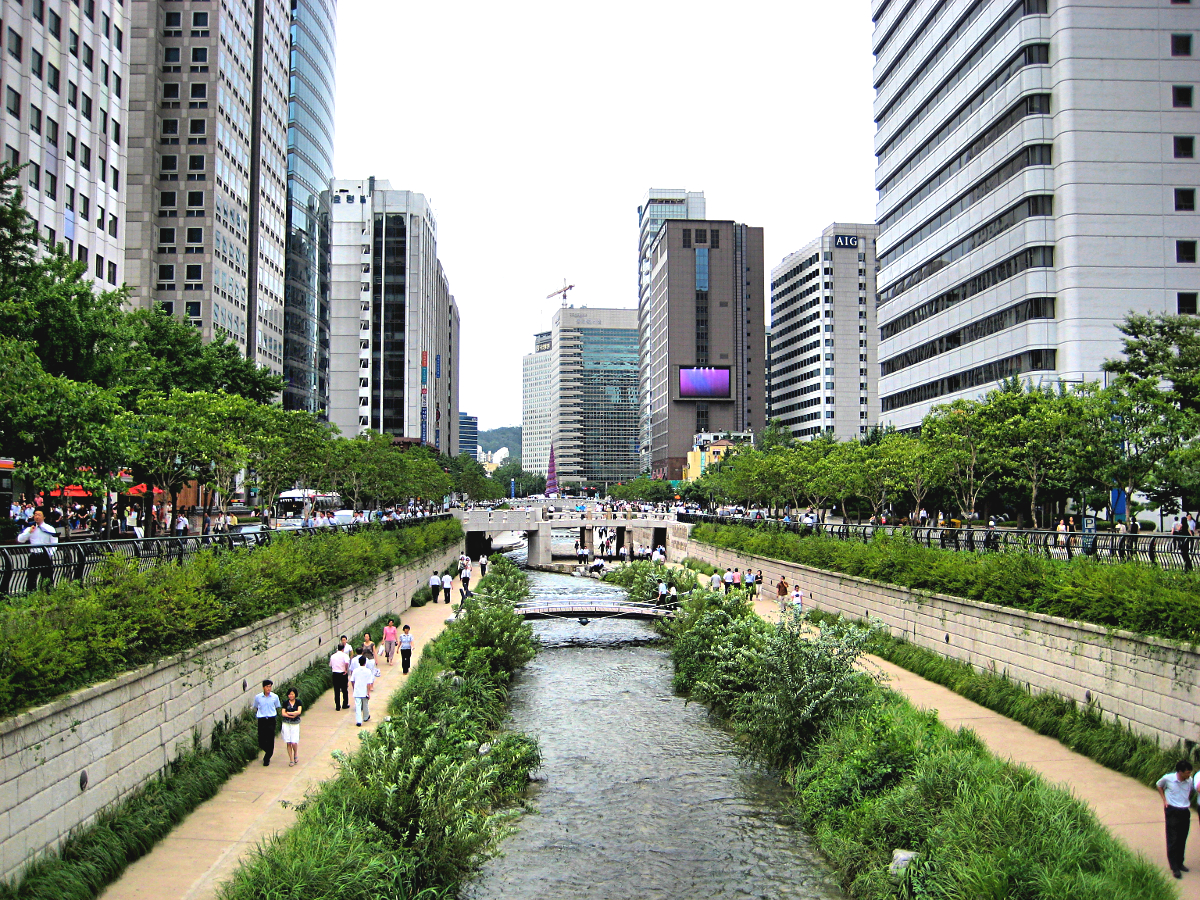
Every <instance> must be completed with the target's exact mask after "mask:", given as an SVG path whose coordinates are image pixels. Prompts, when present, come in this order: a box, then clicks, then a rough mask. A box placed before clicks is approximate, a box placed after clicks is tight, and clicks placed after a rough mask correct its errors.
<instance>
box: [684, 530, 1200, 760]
mask: <svg viewBox="0 0 1200 900" xmlns="http://www.w3.org/2000/svg"><path fill="white" fill-rule="evenodd" d="M689 532H690V526H687V525H682V524H675V525H672V526H671V535H670V542H669V543H670V546H669V547H668V558H669V559H670V560H671V561H672V562H682V561H683V559H684V558H685V557H688V556H691V557H694V558H695V559H700V560H704V561H705V562H707V563H710V564H712V565H717V566H723V567H724V566H736V567H738V568H740V569H742V570H745V568H746V567H747V566H750V567H752V568H754V569H755V570H756V571H757V570H758V569H762V572H763V576H764V579H765V581H766V590H767V592H768V593H769V594H770V595H774V592H775V585H776V584H777V583H778V581H779V578H780V577H781V576H786V577H787V580H788V584H789V585H795V584H796V583H797V582H799V584H800V586H801V587H802V588H804V590H805V593H806V594H808V595H809V596H810V597H812V599H813V602H814V605H815V606H816V607H817V608H818V609H821V610H824V611H826V612H836V613H840V614H841V615H844V616H847V617H850V618H855V619H878V620H879V621H881V622H882V623H883V624H884V625H886V626H887V627H888V629H889V630H890V631H891V633H892V634H893V635H895V636H896V637H900V638H903V639H905V640H907V641H910V642H912V643H913V644H916V645H917V646H920V647H924V648H925V649H927V650H933V651H935V652H937V653H941V654H943V655H944V656H948V657H951V658H953V659H957V660H961V661H963V662H969V663H971V664H972V665H974V666H976V667H978V668H980V669H985V670H987V669H991V670H994V671H996V672H997V673H999V674H1003V673H1007V674H1008V675H1009V677H1011V678H1012V679H1014V680H1015V681H1019V682H1021V683H1022V684H1025V685H1027V686H1028V687H1029V688H1031V689H1032V690H1034V691H1052V692H1054V693H1055V694H1058V695H1059V696H1062V697H1067V698H1070V699H1073V700H1076V701H1078V702H1079V703H1087V702H1088V701H1089V700H1092V701H1095V702H1096V703H1098V704H1099V705H1100V707H1101V708H1102V709H1103V711H1104V713H1105V715H1106V716H1109V717H1111V716H1116V717H1117V718H1118V719H1119V720H1120V721H1121V722H1124V723H1126V724H1128V725H1129V726H1130V727H1131V728H1132V729H1133V730H1134V731H1136V732H1139V733H1141V734H1144V735H1148V736H1150V737H1153V738H1158V739H1160V740H1161V741H1162V742H1163V744H1164V745H1169V744H1173V743H1175V742H1176V741H1185V742H1186V741H1200V651H1198V650H1197V649H1195V648H1190V647H1187V646H1182V645H1176V644H1172V643H1171V642H1169V641H1165V640H1161V639H1159V638H1155V637H1147V636H1145V635H1139V634H1133V633H1131V632H1127V631H1109V630H1108V629H1105V628H1101V627H1098V626H1096V625H1088V624H1086V623H1083V622H1074V621H1071V620H1069V619H1060V618H1057V617H1055V616H1046V615H1041V614H1039V613H1032V612H1023V611H1021V610H1018V609H1009V608H1006V607H1002V606H993V605H992V604H989V603H979V602H977V601H974V600H964V599H962V598H959V597H950V596H947V595H945V594H926V593H919V592H916V591H912V590H908V589H907V588H901V587H891V586H889V585H884V584H880V583H878V582H874V581H868V580H866V579H863V578H856V577H853V576H850V575H841V574H838V573H836V572H826V571H824V570H821V569H813V568H809V567H807V566H800V565H797V564H795V563H787V562H781V561H779V560H773V559H767V558H764V557H757V556H749V555H746V554H742V553H737V552H735V551H730V550H722V549H720V548H717V547H713V546H711V545H708V544H701V543H698V542H696V541H692V540H690V538H689Z"/></svg>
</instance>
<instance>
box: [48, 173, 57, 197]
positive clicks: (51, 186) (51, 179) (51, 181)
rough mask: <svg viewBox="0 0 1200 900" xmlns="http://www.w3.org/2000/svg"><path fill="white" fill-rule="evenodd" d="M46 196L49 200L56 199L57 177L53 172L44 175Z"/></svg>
mask: <svg viewBox="0 0 1200 900" xmlns="http://www.w3.org/2000/svg"><path fill="white" fill-rule="evenodd" d="M46 196H47V197H49V198H50V199H51V200H57V199H58V176H57V175H55V174H54V173H53V172H47V173H46Z"/></svg>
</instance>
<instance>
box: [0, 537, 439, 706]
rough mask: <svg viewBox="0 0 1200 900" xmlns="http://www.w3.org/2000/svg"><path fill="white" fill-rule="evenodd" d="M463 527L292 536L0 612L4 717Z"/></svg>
mask: <svg viewBox="0 0 1200 900" xmlns="http://www.w3.org/2000/svg"><path fill="white" fill-rule="evenodd" d="M461 539H462V526H461V525H460V524H459V522H458V521H457V520H456V519H450V520H445V521H439V522H429V523H425V524H421V525H416V526H412V527H409V528H404V529H399V530H385V529H383V528H367V529H364V530H361V531H358V532H355V533H353V534H346V533H340V532H330V533H318V534H289V533H287V532H281V533H280V534H278V535H276V536H274V538H273V540H272V541H271V543H270V544H269V545H267V546H265V547H258V548H255V549H254V550H248V549H233V550H230V549H225V548H214V549H212V550H208V551H204V552H202V553H199V554H198V555H196V556H195V557H193V558H192V559H190V560H187V561H186V562H184V563H183V564H182V565H161V566H156V567H154V568H151V569H148V570H147V571H145V572H139V571H138V569H137V566H136V563H135V562H133V561H130V560H125V559H122V558H119V557H111V558H110V559H109V561H108V562H107V563H106V564H105V566H104V567H103V568H102V570H101V572H100V573H99V577H98V578H97V580H96V581H95V582H92V583H89V584H79V583H77V582H68V583H64V584H60V585H58V586H56V587H55V588H54V589H53V590H51V591H50V592H48V593H43V592H37V593H33V594H30V595H28V596H26V597H21V598H12V597H10V598H6V599H5V600H4V601H3V602H0V646H2V647H3V648H4V649H3V651H2V652H0V717H2V716H8V715H12V714H14V713H17V712H19V711H21V710H22V709H27V708H29V707H31V706H36V705H39V704H42V703H46V702H48V701H50V700H52V699H54V698H55V697H57V696H61V695H62V694H66V693H69V692H71V691H73V690H76V689H78V688H80V687H84V686H86V685H89V684H94V683H96V682H98V681H103V680H104V679H106V678H111V677H113V676H114V675H117V674H119V673H121V672H124V671H128V670H130V669H134V668H137V667H138V666H141V665H145V664H147V663H151V662H154V661H155V660H158V659H162V658H163V657H166V656H170V655H171V654H173V653H178V652H180V651H183V650H187V649H189V648H191V647H194V646H196V645H197V644H199V643H202V642H203V641H206V640H208V639H210V638H215V637H219V636H220V635H223V634H227V633H228V632H230V631H232V630H234V629H235V628H240V627H242V626H245V625H250V624H251V623H253V622H256V621H258V620H259V619H263V618H266V617H267V616H271V615H274V614H276V613H279V612H283V611H285V610H291V609H303V608H305V607H310V606H313V605H315V604H319V603H322V602H325V601H327V600H329V599H330V598H331V597H332V596H334V595H335V594H336V593H337V592H338V591H340V590H343V589H345V588H348V587H352V586H354V585H360V584H367V583H369V582H370V581H371V580H372V579H374V578H375V577H376V576H378V575H380V574H382V573H383V572H386V571H388V570H390V569H392V568H395V567H397V566H402V565H405V564H407V563H410V562H413V561H415V560H418V559H421V558H423V557H425V556H428V555H429V554H430V553H433V552H436V551H437V550H441V549H443V548H445V547H449V546H451V545H452V544H454V543H456V542H457V541H459V540H461Z"/></svg>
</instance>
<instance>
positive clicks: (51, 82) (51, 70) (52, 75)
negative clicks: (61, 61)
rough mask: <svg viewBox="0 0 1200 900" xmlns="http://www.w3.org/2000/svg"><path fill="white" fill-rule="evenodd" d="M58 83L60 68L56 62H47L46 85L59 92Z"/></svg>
mask: <svg viewBox="0 0 1200 900" xmlns="http://www.w3.org/2000/svg"><path fill="white" fill-rule="evenodd" d="M58 84H59V80H58V69H57V68H56V67H55V65H54V63H46V86H47V87H48V88H50V90H52V91H54V93H56V94H57V93H58Z"/></svg>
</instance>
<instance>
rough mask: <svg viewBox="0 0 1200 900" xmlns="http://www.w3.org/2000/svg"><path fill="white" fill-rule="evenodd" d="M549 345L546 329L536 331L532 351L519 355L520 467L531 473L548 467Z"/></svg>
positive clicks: (548, 335) (549, 429)
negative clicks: (520, 356)
mask: <svg viewBox="0 0 1200 900" xmlns="http://www.w3.org/2000/svg"><path fill="white" fill-rule="evenodd" d="M552 347H553V341H552V340H551V337H550V332H549V331H542V332H539V333H538V334H536V335H534V338H533V352H532V353H529V354H526V355H525V356H524V357H523V358H522V359H521V468H523V469H524V470H525V471H526V472H532V473H534V474H535V475H545V474H546V471H547V470H548V469H549V467H550V441H551V437H552V434H553V429H552V419H553V410H552V409H551V402H550V357H551V349H552Z"/></svg>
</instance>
